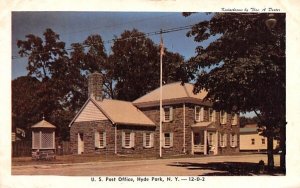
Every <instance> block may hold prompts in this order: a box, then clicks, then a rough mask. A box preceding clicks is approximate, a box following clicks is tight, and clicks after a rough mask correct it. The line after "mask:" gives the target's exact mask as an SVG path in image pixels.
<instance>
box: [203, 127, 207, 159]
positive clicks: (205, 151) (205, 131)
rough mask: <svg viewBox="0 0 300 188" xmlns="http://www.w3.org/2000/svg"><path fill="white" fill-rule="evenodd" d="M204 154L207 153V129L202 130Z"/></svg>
mask: <svg viewBox="0 0 300 188" xmlns="http://www.w3.org/2000/svg"><path fill="white" fill-rule="evenodd" d="M204 155H207V130H204Z"/></svg>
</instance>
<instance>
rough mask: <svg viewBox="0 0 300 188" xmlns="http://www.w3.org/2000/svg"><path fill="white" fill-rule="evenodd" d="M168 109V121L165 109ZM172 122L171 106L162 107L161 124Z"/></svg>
mask: <svg viewBox="0 0 300 188" xmlns="http://www.w3.org/2000/svg"><path fill="white" fill-rule="evenodd" d="M167 108H168V109H169V119H168V120H167V119H166V112H165V109H167ZM171 121H173V107H172V106H164V107H163V122H171Z"/></svg>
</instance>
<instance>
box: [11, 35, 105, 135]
mask: <svg viewBox="0 0 300 188" xmlns="http://www.w3.org/2000/svg"><path fill="white" fill-rule="evenodd" d="M17 45H18V47H19V48H20V50H19V54H20V55H21V57H24V56H26V57H28V65H27V70H28V76H30V77H34V78H36V79H37V80H38V81H39V83H40V84H39V85H38V87H37V88H35V97H33V99H34V100H32V101H31V102H32V103H33V104H34V105H36V106H38V112H39V113H38V114H44V115H45V117H46V119H47V120H48V121H50V122H51V123H53V124H54V125H56V126H57V132H58V136H60V137H61V138H62V139H64V140H65V139H67V138H68V135H69V134H68V124H69V122H70V121H71V119H72V118H73V117H74V115H75V113H76V112H77V111H78V110H79V109H80V108H81V106H82V105H83V103H84V102H85V101H86V99H87V79H86V77H87V75H88V74H89V73H90V72H93V71H95V70H96V71H100V72H101V71H102V69H103V67H104V66H103V62H105V59H106V58H107V56H106V54H105V50H104V46H103V42H102V39H101V37H100V36H99V35H91V36H89V37H88V38H87V39H86V40H85V41H84V42H83V44H78V43H77V44H72V47H73V48H72V51H71V54H70V55H69V54H68V53H67V50H66V49H65V43H64V42H62V41H60V39H59V35H58V34H56V33H55V32H54V31H52V30H51V29H46V31H45V32H44V34H43V38H41V37H39V36H35V35H33V34H29V35H27V36H26V40H18V42H17ZM22 87H23V86H22V85H20V84H19V85H18V86H17V89H16V91H17V90H18V89H22ZM13 92H15V91H13ZM13 97H14V95H13ZM22 100H25V98H24V99H23V98H22V97H20V100H18V101H16V103H14V104H13V105H15V106H16V107H19V104H22V103H23V102H24V101H23V102H22ZM17 103H18V104H17ZM13 108H14V107H13ZM28 110H31V108H30V106H28ZM24 116H26V118H27V119H30V121H33V120H34V121H35V122H37V119H34V117H35V116H34V115H33V114H25V115H24ZM22 117H23V116H22ZM39 118H41V116H39ZM15 119H18V114H16V116H15Z"/></svg>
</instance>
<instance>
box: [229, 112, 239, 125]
mask: <svg viewBox="0 0 300 188" xmlns="http://www.w3.org/2000/svg"><path fill="white" fill-rule="evenodd" d="M237 122H238V115H237V114H231V125H237Z"/></svg>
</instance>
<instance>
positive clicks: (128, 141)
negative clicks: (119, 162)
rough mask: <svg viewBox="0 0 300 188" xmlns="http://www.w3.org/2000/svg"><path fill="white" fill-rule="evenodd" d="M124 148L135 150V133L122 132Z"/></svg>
mask: <svg viewBox="0 0 300 188" xmlns="http://www.w3.org/2000/svg"><path fill="white" fill-rule="evenodd" d="M122 147H123V148H133V147H134V132H125V131H123V132H122Z"/></svg>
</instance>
